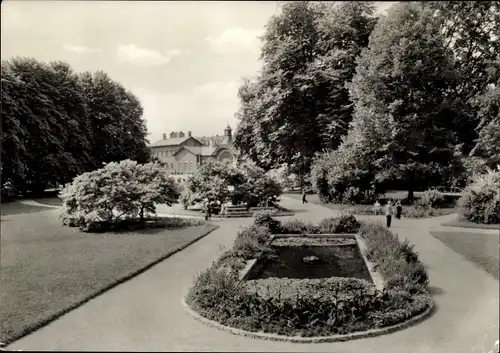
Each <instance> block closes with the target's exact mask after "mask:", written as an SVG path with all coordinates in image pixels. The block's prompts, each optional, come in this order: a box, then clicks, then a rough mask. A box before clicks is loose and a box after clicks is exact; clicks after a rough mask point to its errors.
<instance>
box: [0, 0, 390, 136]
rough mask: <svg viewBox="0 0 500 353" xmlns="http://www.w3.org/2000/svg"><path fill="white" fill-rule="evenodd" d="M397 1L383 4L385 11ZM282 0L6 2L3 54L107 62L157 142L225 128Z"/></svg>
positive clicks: (80, 65) (99, 65) (94, 65)
mask: <svg viewBox="0 0 500 353" xmlns="http://www.w3.org/2000/svg"><path fill="white" fill-rule="evenodd" d="M391 4H392V3H388V2H385V3H382V2H381V3H378V4H377V6H378V9H379V11H381V12H383V11H385V10H386V9H387V8H388V7H389V6H390V5H391ZM278 10H279V7H278V2H276V1H88V0H87V1H74V0H73V1H71V0H65V1H46V0H6V1H2V5H1V24H0V25H1V32H0V33H1V57H2V60H4V59H9V58H11V57H13V56H27V57H33V58H36V59H38V60H41V61H52V60H62V61H65V62H67V63H69V64H70V65H71V66H72V67H73V68H74V70H75V71H78V72H82V71H97V70H102V71H104V72H106V73H108V74H109V75H110V77H111V78H112V79H114V80H115V81H118V82H120V83H121V84H122V85H124V86H125V87H126V88H127V89H129V90H131V91H132V92H133V93H134V94H135V95H136V96H138V97H139V99H140V101H141V103H142V105H143V107H144V119H145V120H146V124H147V127H148V132H149V136H148V139H149V141H150V142H154V141H156V140H158V139H161V138H162V133H164V132H165V133H167V134H168V133H170V132H171V131H185V132H186V131H188V130H191V131H192V132H193V135H194V136H202V135H215V134H219V135H222V134H223V130H224V128H225V126H226V125H227V124H229V125H230V126H231V127H232V128H233V130H235V128H236V125H237V119H236V118H235V116H234V114H235V113H236V112H237V110H238V106H239V102H238V97H237V92H238V87H239V86H240V84H241V82H242V79H243V77H251V76H254V75H255V74H257V72H258V70H259V68H260V67H261V62H260V60H259V54H260V40H259V38H258V37H259V36H260V35H261V34H262V33H263V31H264V29H265V25H266V23H267V22H268V20H269V18H270V17H271V16H272V15H274V14H277V13H278Z"/></svg>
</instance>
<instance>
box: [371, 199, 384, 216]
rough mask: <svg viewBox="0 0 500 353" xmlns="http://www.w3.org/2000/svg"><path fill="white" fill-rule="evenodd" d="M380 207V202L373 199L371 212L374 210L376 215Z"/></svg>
mask: <svg viewBox="0 0 500 353" xmlns="http://www.w3.org/2000/svg"><path fill="white" fill-rule="evenodd" d="M381 208H382V206H380V202H378V200H377V201H375V204H374V205H373V212H375V216H377V215H378V213H379V212H380V209H381Z"/></svg>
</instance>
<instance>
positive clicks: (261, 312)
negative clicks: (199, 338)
mask: <svg viewBox="0 0 500 353" xmlns="http://www.w3.org/2000/svg"><path fill="white" fill-rule="evenodd" d="M262 218H265V220H267V221H269V219H270V218H271V217H270V215H267V216H266V217H262ZM284 224H288V226H289V227H291V224H292V223H290V222H287V223H284ZM294 224H295V228H301V227H303V226H306V224H304V223H301V222H300V221H295V223H294ZM382 228H383V227H382ZM363 229H364V230H365V232H364V236H365V237H369V238H370V239H372V241H368V244H369V246H371V247H372V248H373V249H374V250H373V256H372V257H375V258H376V259H377V260H381V261H382V260H383V261H385V262H384V263H381V264H380V266H381V268H382V270H383V273H384V274H385V275H386V277H387V280H389V281H390V286H389V287H390V288H387V289H386V290H384V291H383V292H381V291H378V290H377V289H376V288H375V286H374V285H373V284H370V283H368V282H366V281H363V280H357V279H353V278H328V279H301V280H295V279H288V278H286V279H278V278H269V279H266V280H258V281H256V280H252V281H244V282H241V281H240V278H239V270H240V269H241V268H243V266H244V265H243V262H242V261H241V260H238V259H244V258H246V259H249V258H255V257H256V256H259V253H260V252H261V251H269V250H268V249H266V245H264V244H265V243H266V242H267V241H268V239H269V235H270V234H269V231H268V229H267V228H266V227H263V228H262V227H261V228H256V227H249V228H245V229H243V230H242V231H240V233H239V234H238V236H237V240H236V241H235V244H234V247H233V249H232V250H230V251H227V252H225V253H224V254H222V256H221V258H220V259H219V260H218V261H216V262H214V263H213V264H212V266H211V267H210V268H209V269H207V270H205V271H203V272H202V273H200V274H199V275H198V276H197V277H196V278H195V279H194V283H193V286H192V287H191V289H190V290H189V292H188V295H187V298H186V301H187V303H188V304H189V305H190V306H191V307H193V308H194V309H195V310H197V311H198V312H199V313H200V314H201V315H202V316H204V317H206V318H208V319H211V320H216V321H217V322H219V323H221V324H223V325H228V326H232V327H237V328H240V329H244V330H248V331H260V332H270V333H274V334H280V335H287V336H298V335H300V336H325V335H332V334H345V333H350V332H356V331H364V330H368V329H373V328H380V327H386V326H391V325H394V324H396V323H399V322H402V321H404V320H407V319H408V318H410V317H412V316H414V315H417V314H419V313H422V312H423V311H424V310H425V309H427V308H428V307H429V305H430V304H431V299H430V297H429V295H428V292H427V290H426V284H427V277H426V272H425V268H423V266H421V267H419V265H421V264H420V262H419V260H418V255H417V253H416V252H415V251H414V250H413V246H412V245H411V244H409V243H408V242H403V243H399V241H398V239H397V237H394V236H392V234H391V233H389V234H390V236H389V237H387V236H384V234H382V236H380V234H375V235H373V234H372V232H373V229H371V228H368V227H366V226H364V228H363ZM367 231H368V232H367ZM377 231H379V233H380V229H375V232H377ZM385 238H388V240H389V241H387V240H386V239H385ZM377 241H384V242H383V243H382V244H376V242H377ZM384 245H385V247H384ZM235 248H236V250H237V251H235ZM390 248H391V249H397V251H392V252H391V249H390ZM385 254H388V255H389V258H388V259H380V258H381V257H382V256H383V255H385Z"/></svg>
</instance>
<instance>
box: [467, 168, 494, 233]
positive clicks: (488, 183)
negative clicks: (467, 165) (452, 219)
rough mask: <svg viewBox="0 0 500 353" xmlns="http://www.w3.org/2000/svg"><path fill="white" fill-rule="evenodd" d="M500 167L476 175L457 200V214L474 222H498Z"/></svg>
mask: <svg viewBox="0 0 500 353" xmlns="http://www.w3.org/2000/svg"><path fill="white" fill-rule="evenodd" d="M499 185H500V169H499V170H497V171H493V170H488V172H487V173H485V174H481V175H476V176H475V178H474V180H473V182H472V183H471V184H470V185H469V186H467V187H466V188H465V190H464V191H463V193H462V197H461V198H460V199H459V200H458V207H459V216H460V219H462V220H467V221H471V222H475V223H484V224H496V223H500V187H499Z"/></svg>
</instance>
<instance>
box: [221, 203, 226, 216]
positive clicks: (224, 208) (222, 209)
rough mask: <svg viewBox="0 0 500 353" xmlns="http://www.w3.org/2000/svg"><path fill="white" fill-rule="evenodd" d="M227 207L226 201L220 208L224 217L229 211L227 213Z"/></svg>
mask: <svg viewBox="0 0 500 353" xmlns="http://www.w3.org/2000/svg"><path fill="white" fill-rule="evenodd" d="M226 207H227V206H226V203H225V202H224V203H223V204H222V206H221V208H220V213H221V215H222V219H224V218H226V214H227V213H226V212H227V211H226Z"/></svg>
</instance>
